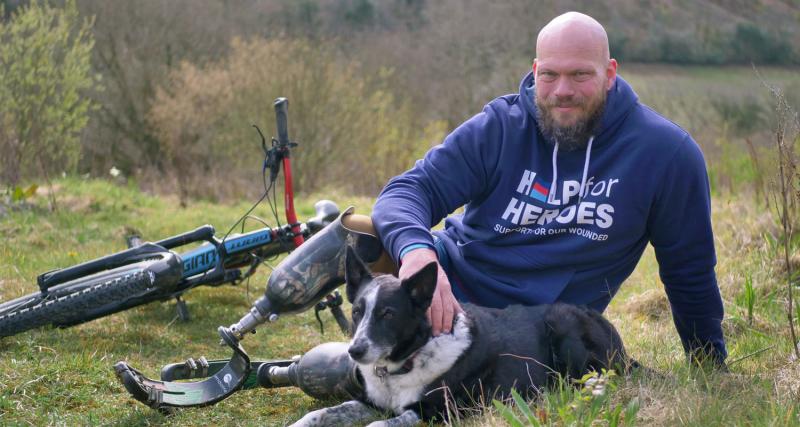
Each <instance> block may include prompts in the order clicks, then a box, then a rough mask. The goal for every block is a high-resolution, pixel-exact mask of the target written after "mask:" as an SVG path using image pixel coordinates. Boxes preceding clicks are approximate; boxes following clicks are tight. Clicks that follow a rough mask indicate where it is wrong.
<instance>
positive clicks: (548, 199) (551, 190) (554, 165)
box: [547, 141, 558, 203]
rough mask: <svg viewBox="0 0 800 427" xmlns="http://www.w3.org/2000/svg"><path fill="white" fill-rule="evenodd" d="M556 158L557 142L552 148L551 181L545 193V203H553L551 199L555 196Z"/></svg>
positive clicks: (556, 178)
mask: <svg viewBox="0 0 800 427" xmlns="http://www.w3.org/2000/svg"><path fill="white" fill-rule="evenodd" d="M556 156H558V141H556V147H555V148H553V181H551V182H550V190H549V192H548V193H547V203H553V197H554V195H555V191H553V189H555V187H556V181H558V162H556Z"/></svg>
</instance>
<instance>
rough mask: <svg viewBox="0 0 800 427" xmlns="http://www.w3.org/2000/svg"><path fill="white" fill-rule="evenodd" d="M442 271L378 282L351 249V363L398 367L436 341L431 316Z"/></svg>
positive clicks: (428, 269) (347, 269)
mask: <svg viewBox="0 0 800 427" xmlns="http://www.w3.org/2000/svg"><path fill="white" fill-rule="evenodd" d="M437 268H438V267H437V265H436V263H434V262H432V263H430V264H428V265H426V266H425V267H423V268H422V269H421V270H420V271H419V272H417V273H416V274H414V275H413V276H412V277H409V278H407V279H405V280H402V281H401V280H400V279H398V278H396V277H394V276H392V275H388V274H387V275H379V276H372V274H371V273H370V272H369V269H368V268H367V266H366V265H365V264H364V262H363V261H362V260H361V259H360V258H359V257H358V255H357V254H356V252H355V251H354V250H353V249H352V248H349V247H348V248H347V255H346V258H345V280H346V282H347V291H346V292H347V299H348V300H349V301H350V303H351V304H352V305H353V339H352V341H351V342H350V348H349V350H348V351H349V352H350V357H352V358H353V360H355V361H356V363H359V364H362V365H368V364H375V363H377V362H385V361H389V362H397V361H400V360H403V359H404V358H406V357H408V356H410V355H411V354H412V353H413V352H414V351H415V350H417V349H418V348H420V347H421V346H422V345H424V344H425V342H427V341H428V338H430V329H431V328H430V324H429V323H428V319H427V317H426V315H425V312H426V311H427V309H428V306H430V304H431V299H432V298H433V291H434V290H435V289H436V275H437Z"/></svg>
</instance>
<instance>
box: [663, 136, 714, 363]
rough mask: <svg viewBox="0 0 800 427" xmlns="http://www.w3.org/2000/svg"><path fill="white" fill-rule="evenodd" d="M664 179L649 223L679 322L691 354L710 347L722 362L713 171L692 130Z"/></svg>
mask: <svg viewBox="0 0 800 427" xmlns="http://www.w3.org/2000/svg"><path fill="white" fill-rule="evenodd" d="M659 185H660V191H659V192H658V193H657V194H656V198H655V202H654V206H653V210H652V211H651V215H650V218H649V220H648V229H649V232H650V242H651V243H652V244H653V247H654V248H655V253H656V259H657V260H658V266H659V274H660V276H661V281H662V282H663V283H664V287H665V289H666V293H667V297H668V298H669V302H670V306H671V307H672V316H673V320H674V322H675V327H676V328H677V330H678V334H679V335H680V337H681V342H682V344H683V347H684V350H686V351H687V353H688V354H689V355H690V357H693V356H697V355H698V352H702V351H711V354H712V355H713V356H714V357H715V359H716V360H717V361H718V362H720V363H722V362H723V361H724V360H725V357H726V356H727V351H726V349H725V339H724V337H723V335H722V326H721V322H722V317H723V308H722V298H721V297H720V293H719V287H718V286H717V279H716V275H715V273H714V266H715V265H716V262H717V259H716V255H715V252H714V235H713V233H712V230H711V196H710V194H709V182H708V174H707V172H706V166H705V161H704V160H703V155H702V153H701V152H700V148H699V147H698V146H697V144H696V143H695V142H694V141H693V140H692V139H691V137H689V136H688V135H686V136H685V137H684V140H683V141H682V142H681V144H680V147H679V148H678V150H677V152H676V153H675V155H674V156H673V158H672V160H671V161H670V162H668V163H667V170H666V173H665V174H664V177H663V180H662V181H661V182H660V183H659Z"/></svg>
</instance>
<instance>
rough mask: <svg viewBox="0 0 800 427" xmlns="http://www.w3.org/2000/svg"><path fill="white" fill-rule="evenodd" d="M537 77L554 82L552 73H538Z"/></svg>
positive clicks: (554, 74)
mask: <svg viewBox="0 0 800 427" xmlns="http://www.w3.org/2000/svg"><path fill="white" fill-rule="evenodd" d="M539 77H540V78H542V79H544V80H548V81H550V80H555V78H556V73H553V72H550V71H543V72H541V73H539Z"/></svg>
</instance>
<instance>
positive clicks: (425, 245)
mask: <svg viewBox="0 0 800 427" xmlns="http://www.w3.org/2000/svg"><path fill="white" fill-rule="evenodd" d="M417 249H430V250H433V246H432V245H430V244H428V243H412V244H410V245H407V246H405V247H404V248H403V249H401V250H400V256H399V257H398V258H399V259H398V261H400V263H402V262H403V258H404V257H405V256H406V255H408V254H409V253H411V252H413V251H415V250H417Z"/></svg>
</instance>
